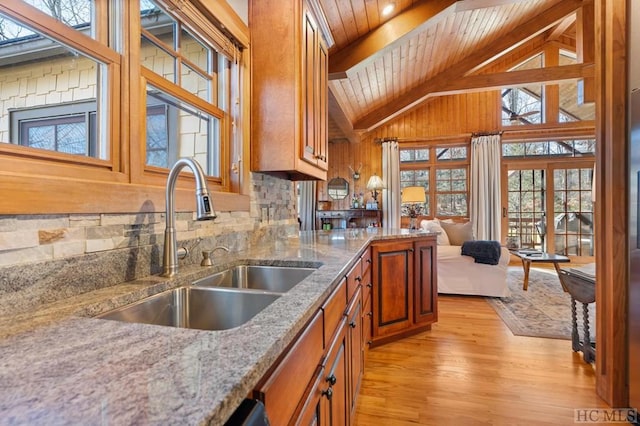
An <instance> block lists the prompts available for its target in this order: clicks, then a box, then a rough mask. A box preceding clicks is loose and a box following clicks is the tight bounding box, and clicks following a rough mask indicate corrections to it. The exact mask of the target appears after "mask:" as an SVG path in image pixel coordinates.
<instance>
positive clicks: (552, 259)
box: [511, 250, 571, 291]
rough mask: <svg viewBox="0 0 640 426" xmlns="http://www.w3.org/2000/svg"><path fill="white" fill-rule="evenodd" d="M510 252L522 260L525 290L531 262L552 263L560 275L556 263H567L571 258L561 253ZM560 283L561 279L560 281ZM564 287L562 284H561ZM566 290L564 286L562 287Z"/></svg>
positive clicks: (525, 289)
mask: <svg viewBox="0 0 640 426" xmlns="http://www.w3.org/2000/svg"><path fill="white" fill-rule="evenodd" d="M511 254H513V255H515V256H517V257H519V258H520V259H521V260H522V267H523V268H524V280H523V283H522V289H523V290H524V291H527V289H528V288H529V268H531V264H532V263H553V266H554V267H555V268H556V272H557V273H558V275H560V267H559V266H558V263H567V262H571V260H570V259H569V258H568V257H567V256H563V255H561V254H551V253H545V252H535V253H532V252H521V251H516V250H514V251H512V252H511ZM560 283H561V284H562V281H560ZM562 288H564V285H563V286H562ZM564 290H565V291H567V289H566V288H564Z"/></svg>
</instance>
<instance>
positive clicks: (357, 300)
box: [347, 288, 364, 414]
mask: <svg viewBox="0 0 640 426" xmlns="http://www.w3.org/2000/svg"><path fill="white" fill-rule="evenodd" d="M361 296H362V291H361V289H360V288H358V290H357V291H356V294H355V296H354V297H353V300H352V301H351V305H350V306H349V310H348V311H347V361H348V363H349V410H350V413H351V414H353V413H354V412H355V408H356V399H357V396H358V390H359V389H360V380H361V379H362V372H363V370H364V358H363V353H362V297H361Z"/></svg>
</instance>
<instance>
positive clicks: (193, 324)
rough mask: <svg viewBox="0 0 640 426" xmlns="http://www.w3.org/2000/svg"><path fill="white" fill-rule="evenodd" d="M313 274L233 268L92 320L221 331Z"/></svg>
mask: <svg viewBox="0 0 640 426" xmlns="http://www.w3.org/2000/svg"><path fill="white" fill-rule="evenodd" d="M314 271H315V269H314V268H301V267H290V266H260V265H239V266H234V267H232V268H229V269H226V270H224V271H221V272H218V273H215V274H212V275H210V276H207V277H205V278H202V279H199V280H197V281H194V282H193V283H192V284H191V285H189V286H183V287H178V288H175V289H172V290H167V291H164V292H162V293H159V294H156V295H153V296H150V297H147V298H145V299H142V300H140V301H138V302H135V303H132V304H130V305H126V306H123V307H121V308H117V309H114V310H112V311H109V312H106V313H104V314H102V315H99V316H98V318H102V319H109V320H116V321H124V322H131V323H143V324H153V325H164V326H171V327H182V328H194V329H199V330H226V329H229V328H233V327H237V326H240V325H242V324H244V323H246V322H247V321H249V320H250V319H251V318H253V317H254V316H255V315H257V314H258V313H259V312H260V311H262V310H263V309H264V308H266V307H267V306H269V305H270V304H271V303H273V302H274V301H275V300H277V299H278V298H279V297H281V296H282V294H283V293H286V292H287V291H289V290H291V289H292V288H293V287H294V286H295V285H296V284H298V283H299V282H300V281H302V280H304V279H305V278H306V277H307V276H308V275H309V274H311V273H312V272H314Z"/></svg>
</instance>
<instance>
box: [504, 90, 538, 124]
mask: <svg viewBox="0 0 640 426" xmlns="http://www.w3.org/2000/svg"><path fill="white" fill-rule="evenodd" d="M538 123H542V86H530V87H521V88H509V89H505V90H503V91H502V125H503V126H519V125H524V124H538Z"/></svg>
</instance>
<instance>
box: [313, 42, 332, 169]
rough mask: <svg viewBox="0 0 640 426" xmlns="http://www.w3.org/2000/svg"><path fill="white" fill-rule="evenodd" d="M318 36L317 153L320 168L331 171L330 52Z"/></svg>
mask: <svg viewBox="0 0 640 426" xmlns="http://www.w3.org/2000/svg"><path fill="white" fill-rule="evenodd" d="M316 33H317V34H318V38H317V40H318V46H317V52H318V67H317V70H316V71H317V73H316V77H317V87H318V109H317V110H316V112H317V114H316V120H317V122H316V140H315V151H316V159H317V161H318V162H317V164H318V167H319V168H320V169H322V170H328V169H329V133H328V131H329V52H328V50H327V47H326V46H325V45H324V42H323V41H322V37H320V32H319V31H316Z"/></svg>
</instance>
